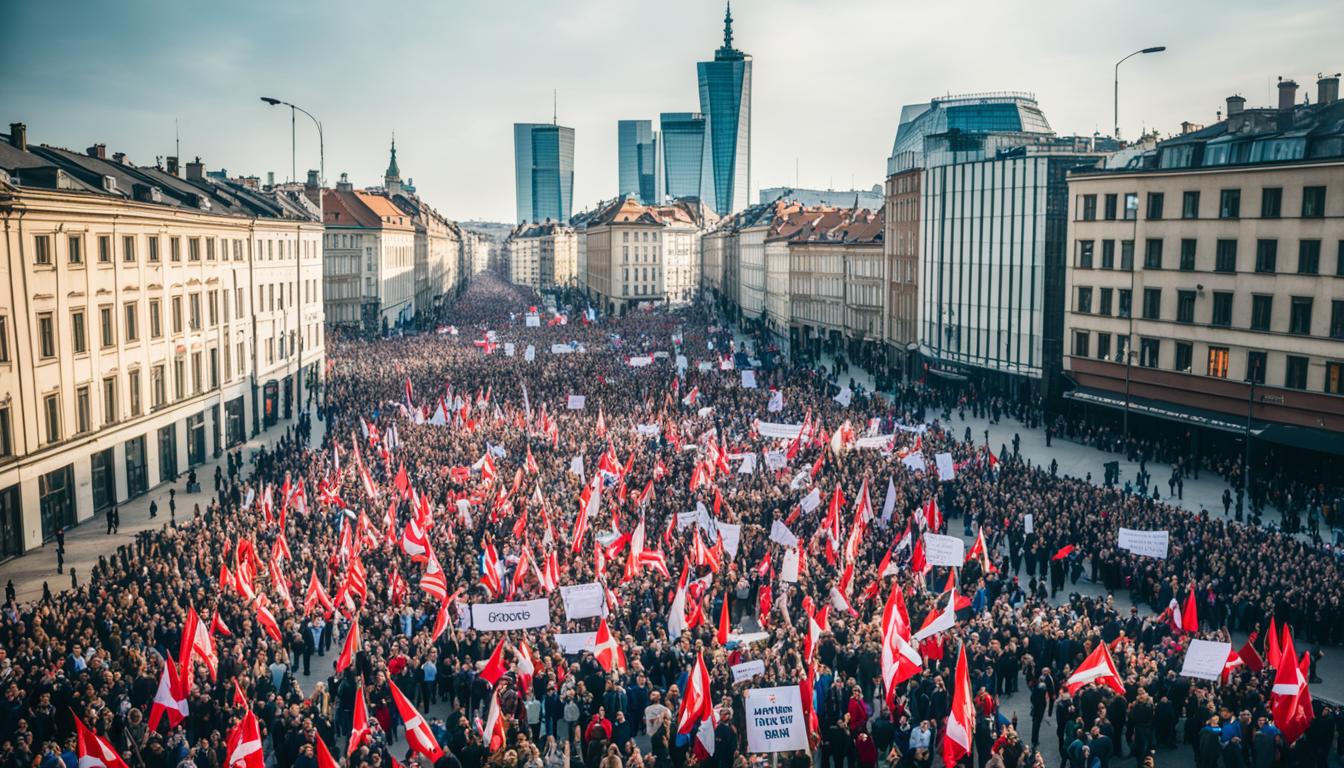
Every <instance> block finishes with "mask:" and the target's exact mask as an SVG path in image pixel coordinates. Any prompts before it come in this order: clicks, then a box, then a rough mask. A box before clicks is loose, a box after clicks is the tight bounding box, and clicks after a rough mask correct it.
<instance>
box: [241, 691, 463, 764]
mask: <svg viewBox="0 0 1344 768" xmlns="http://www.w3.org/2000/svg"><path fill="white" fill-rule="evenodd" d="M387 687H388V689H389V690H390V691H392V701H393V702H394V703H395V704H396V705H397V713H398V714H399V715H401V722H402V723H403V724H405V727H406V745H407V746H409V747H410V748H411V750H412V751H413V752H416V753H418V754H421V755H424V756H425V759H427V760H429V761H430V762H431V763H433V762H436V761H437V760H438V759H439V758H440V757H443V748H442V747H440V746H439V742H438V740H437V739H435V738H434V733H433V732H432V731H430V730H429V723H427V722H425V718H424V716H423V715H421V714H420V712H419V711H418V710H416V708H415V705H414V704H412V703H411V702H410V700H408V699H407V698H406V696H405V694H403V693H402V692H401V689H400V688H398V687H397V684H396V683H394V682H392V681H390V680H389V681H388V683H387ZM248 768H252V766H249V767H248ZM257 768H262V767H261V766H258V767H257Z"/></svg>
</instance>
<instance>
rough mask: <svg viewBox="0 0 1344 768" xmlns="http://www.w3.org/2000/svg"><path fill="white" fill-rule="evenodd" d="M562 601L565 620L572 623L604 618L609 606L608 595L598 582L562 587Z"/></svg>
mask: <svg viewBox="0 0 1344 768" xmlns="http://www.w3.org/2000/svg"><path fill="white" fill-rule="evenodd" d="M560 601H561V602H562V603H564V605H565V618H566V619H569V620H570V621H573V620H574V619H588V618H592V617H593V616H602V615H604V614H605V613H606V611H605V610H604V609H605V608H606V605H607V595H606V592H605V591H603V589H602V585H601V584H599V583H597V582H593V583H592V584H575V585H573V586H569V587H561V588H560Z"/></svg>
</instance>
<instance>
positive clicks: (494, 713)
mask: <svg viewBox="0 0 1344 768" xmlns="http://www.w3.org/2000/svg"><path fill="white" fill-rule="evenodd" d="M476 722H480V721H479V720H477V721H476ZM481 732H482V733H481V735H482V737H483V738H484V739H485V743H486V751H487V752H494V751H496V750H498V749H500V748H501V747H503V746H504V741H505V738H506V737H507V735H508V734H507V733H506V730H505V723H504V717H503V716H502V715H501V714H500V711H499V694H498V693H492V694H490V709H489V710H488V711H487V712H486V714H485V726H484V727H483V728H482V729H481Z"/></svg>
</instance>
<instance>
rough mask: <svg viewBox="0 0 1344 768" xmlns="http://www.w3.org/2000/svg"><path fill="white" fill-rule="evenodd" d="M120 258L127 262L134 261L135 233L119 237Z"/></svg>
mask: <svg viewBox="0 0 1344 768" xmlns="http://www.w3.org/2000/svg"><path fill="white" fill-rule="evenodd" d="M121 260H122V261H123V262H126V263H128V264H129V263H131V262H134V261H135V235H125V236H123V237H122V238H121Z"/></svg>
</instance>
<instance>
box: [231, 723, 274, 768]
mask: <svg viewBox="0 0 1344 768" xmlns="http://www.w3.org/2000/svg"><path fill="white" fill-rule="evenodd" d="M226 753H227V754H228V757H227V758H226V759H225V762H224V765H225V768H239V766H241V767H242V768H266V757H265V755H263V754H262V751H261V728H260V726H258V725H257V716H256V715H255V714H253V713H252V710H250V709H249V710H247V713H246V714H244V715H243V719H242V722H240V723H238V725H236V726H234V728H233V730H231V731H229V740H228V745H227V749H226Z"/></svg>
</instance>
